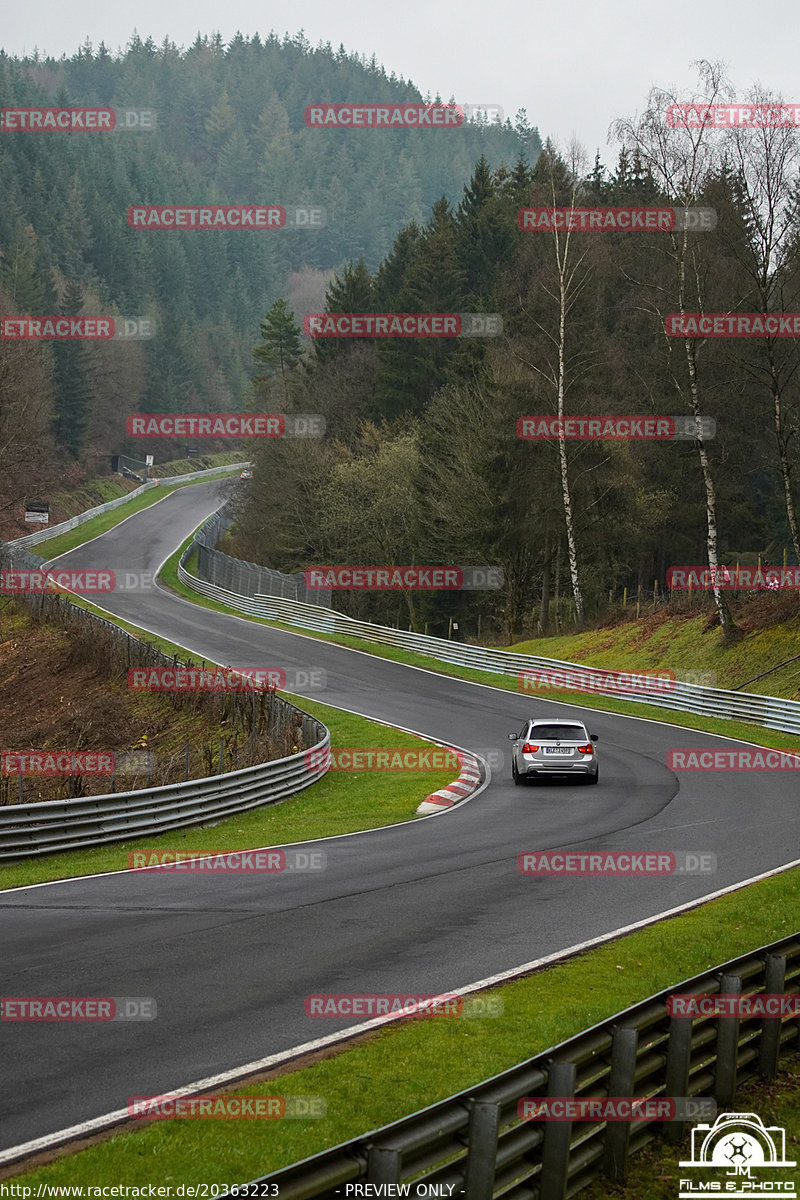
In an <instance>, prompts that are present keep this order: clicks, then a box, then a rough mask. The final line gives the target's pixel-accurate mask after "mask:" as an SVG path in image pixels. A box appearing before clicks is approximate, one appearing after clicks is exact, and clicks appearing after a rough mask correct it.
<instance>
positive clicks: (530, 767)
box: [520, 762, 598, 779]
mask: <svg viewBox="0 0 800 1200" xmlns="http://www.w3.org/2000/svg"><path fill="white" fill-rule="evenodd" d="M597 770H598V767H597V763H596V762H576V763H563V765H558V766H557V765H556V764H555V763H552V764H551V763H531V764H525V765H523V768H522V770H521V771H520V774H521V775H524V776H525V778H526V779H532V778H534V777H537V776H545V775H547V776H550V777H555V776H556V775H596V774H597Z"/></svg>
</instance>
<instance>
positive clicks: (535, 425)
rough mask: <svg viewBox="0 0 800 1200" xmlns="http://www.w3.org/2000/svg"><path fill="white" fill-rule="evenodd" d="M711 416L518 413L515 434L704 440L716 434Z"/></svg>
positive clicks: (584, 438)
mask: <svg viewBox="0 0 800 1200" xmlns="http://www.w3.org/2000/svg"><path fill="white" fill-rule="evenodd" d="M716 432H717V423H716V421H715V420H714V418H713V417H693V416H687V415H683V416H677V417H613V416H605V417H543V416H539V417H520V418H519V419H518V420H517V437H518V438H522V439H523V440H525V441H543V442H557V441H568V442H593V441H599V442H603V441H622V442H637V441H644V442H647V441H654V442H688V441H694V440H695V439H700V440H701V441H706V440H707V439H708V438H713V437H715V436H716Z"/></svg>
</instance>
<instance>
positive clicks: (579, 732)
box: [528, 725, 586, 742]
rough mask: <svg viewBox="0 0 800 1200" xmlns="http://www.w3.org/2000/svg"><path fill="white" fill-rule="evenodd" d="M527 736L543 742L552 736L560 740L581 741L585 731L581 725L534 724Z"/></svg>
mask: <svg viewBox="0 0 800 1200" xmlns="http://www.w3.org/2000/svg"><path fill="white" fill-rule="evenodd" d="M528 736H529V737H536V738H539V739H540V741H543V742H547V741H550V740H551V739H552V738H555V739H556V740H557V741H562V742H563V741H567V742H579V741H583V739H584V738H585V737H586V733H585V731H584V729H583V726H582V725H534V726H533V727H532V729H531V731H530V733H529V734H528Z"/></svg>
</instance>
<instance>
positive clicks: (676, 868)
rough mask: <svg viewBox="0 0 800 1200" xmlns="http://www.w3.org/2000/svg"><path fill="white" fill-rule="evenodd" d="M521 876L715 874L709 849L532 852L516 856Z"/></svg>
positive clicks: (713, 860)
mask: <svg viewBox="0 0 800 1200" xmlns="http://www.w3.org/2000/svg"><path fill="white" fill-rule="evenodd" d="M517 870H518V871H519V872H520V874H521V875H626V876H627V875H636V876H638V875H714V874H715V873H716V870H717V856H716V854H713V853H711V852H710V851H707V850H702V851H701V850H668V851H665V850H636V851H634V850H604V851H586V852H582V851H550V850H548V851H533V850H529V851H527V852H526V853H524V854H520V855H518V856H517Z"/></svg>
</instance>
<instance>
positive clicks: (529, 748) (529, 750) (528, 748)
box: [522, 742, 539, 754]
mask: <svg viewBox="0 0 800 1200" xmlns="http://www.w3.org/2000/svg"><path fill="white" fill-rule="evenodd" d="M538 749H539V747H538V746H534V744H533V742H526V743H525V745H524V746H523V747H522V753H523V754H535V753H536V751H537V750H538Z"/></svg>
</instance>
